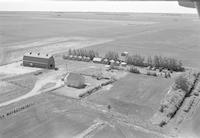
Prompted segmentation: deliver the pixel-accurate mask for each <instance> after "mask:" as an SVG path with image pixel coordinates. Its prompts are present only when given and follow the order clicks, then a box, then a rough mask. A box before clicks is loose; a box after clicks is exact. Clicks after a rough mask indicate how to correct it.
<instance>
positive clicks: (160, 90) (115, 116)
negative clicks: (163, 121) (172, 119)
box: [0, 12, 200, 138]
mask: <svg viewBox="0 0 200 138" xmlns="http://www.w3.org/2000/svg"><path fill="white" fill-rule="evenodd" d="M196 18H197V17H196V16H194V15H170V14H134V13H116V14H114V13H60V12H58V13H53V12H50V13H45V12H44V13H42V12H26V13H24V12H1V13H0V21H1V22H0V38H1V42H0V44H1V45H0V64H1V65H2V64H7V65H4V66H1V67H0V79H1V81H0V86H2V87H1V89H0V96H1V98H0V105H1V104H2V102H6V101H9V100H11V102H10V103H9V102H8V103H9V104H6V106H4V107H3V106H2V107H0V111H1V112H0V115H1V116H0V117H1V119H0V137H3V138H10V137H16V138H27V137H29V138H35V137H52V138H57V137H61V138H62V137H79V136H86V137H120V138H121V137H130V138H132V137H133V138H134V137H135V138H163V137H165V138H166V137H168V135H167V133H166V132H165V133H163V132H162V131H160V130H159V129H157V128H154V126H152V127H151V126H145V125H144V124H148V123H149V121H150V119H151V118H152V116H153V115H154V113H155V112H156V111H157V110H158V108H159V106H160V102H161V100H162V99H163V98H164V96H165V95H166V93H167V92H168V90H169V88H170V85H171V84H172V83H173V81H174V80H173V78H169V79H166V78H161V77H152V76H145V75H141V74H140V75H137V74H132V73H127V72H124V74H123V73H122V75H121V76H120V74H118V72H117V71H116V72H115V71H113V70H112V73H113V74H115V75H116V76H117V75H118V78H117V81H116V82H115V83H113V84H110V85H107V86H105V87H103V88H102V89H100V90H98V91H97V92H95V93H93V94H91V95H89V96H87V97H86V98H82V99H80V100H78V99H76V100H75V99H72V98H69V97H67V96H63V95H65V93H64V92H65V89H63V88H59V89H57V90H52V92H50V91H45V90H46V89H48V88H50V87H54V86H56V84H57V83H58V84H59V83H60V82H59V81H58V80H60V79H61V76H62V75H63V74H64V75H66V72H78V73H83V74H90V75H92V74H97V73H99V72H102V70H103V69H105V66H104V65H103V64H96V63H92V62H81V61H72V60H64V59H63V58H62V54H63V53H66V51H68V49H69V48H75V49H77V48H86V49H92V50H95V51H98V52H99V53H100V54H101V55H104V54H105V53H106V52H108V51H116V52H118V53H120V52H124V51H128V52H129V53H130V54H141V55H144V56H154V55H162V56H166V57H174V58H177V59H180V60H182V61H183V64H184V66H185V65H186V66H188V67H191V68H199V67H200V63H199V62H198V61H199V59H200V54H199V52H200V47H199V44H200V24H199V22H198V21H197V20H196ZM27 51H37V52H41V53H50V54H53V55H54V56H55V61H56V67H57V68H58V70H56V71H54V70H53V71H48V70H40V69H37V68H30V67H22V66H20V63H21V61H19V60H21V59H22V56H23V54H24V53H25V52H27ZM15 61H19V62H15ZM10 62H15V63H12V64H9V63H10ZM37 71H38V72H40V71H41V74H40V73H38V75H36V74H37V73H35V72H37ZM11 74H12V75H11ZM9 75H11V76H9ZM13 75H14V76H15V75H17V76H16V77H13ZM7 77H9V78H7ZM2 78H3V79H2ZM36 79H38V80H39V81H36ZM92 81H93V79H91V80H89V82H90V84H93V83H96V81H97V80H95V81H93V82H92ZM35 82H36V83H35ZM35 84H36V85H35ZM34 85H35V86H34ZM33 88H34V89H33ZM32 89H33V91H31V90H32ZM67 90H68V91H70V92H73V89H71V88H69V89H67ZM58 91H61V94H56V92H58ZM80 91H81V90H80ZM27 92H31V94H30V95H29V96H27V97H26V96H25V98H24V97H23V95H26V94H27ZM63 93H64V94H63ZM21 96H22V99H21V100H20V97H21ZM18 97H19V99H18ZM15 98H17V100H16V101H15V100H14V102H12V99H15ZM2 105H5V104H2ZM27 105H28V106H27ZM108 105H110V106H108ZM24 107H26V108H24ZM108 107H109V108H108ZM19 109H20V110H19ZM197 110H198V109H197ZM3 115H5V116H3ZM198 116H199V110H198V111H197V112H196V113H194V117H193V118H192V116H191V118H192V119H191V120H192V121H191V122H190V120H189V121H186V122H183V126H181V127H180V128H181V129H180V132H182V133H183V131H184V134H185V135H190V134H189V133H193V134H194V136H197V138H198V136H199V135H200V134H199V125H198V122H199V119H198ZM188 122H189V123H188ZM187 124H188V125H189V126H187ZM148 125H149V124H148ZM186 130H188V131H186ZM47 132H48V133H47ZM191 135H192V134H191Z"/></svg>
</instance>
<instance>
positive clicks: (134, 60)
mask: <svg viewBox="0 0 200 138" xmlns="http://www.w3.org/2000/svg"><path fill="white" fill-rule="evenodd" d="M126 63H127V64H130V65H134V66H141V67H147V66H151V67H156V68H166V69H169V70H173V71H183V70H184V68H183V64H182V62H181V61H180V60H177V59H175V58H168V57H161V56H154V57H153V58H152V57H151V56H149V57H148V58H147V60H145V57H143V56H140V55H133V56H127V57H126Z"/></svg>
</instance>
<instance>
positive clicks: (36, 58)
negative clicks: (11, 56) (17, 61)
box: [23, 52, 55, 69]
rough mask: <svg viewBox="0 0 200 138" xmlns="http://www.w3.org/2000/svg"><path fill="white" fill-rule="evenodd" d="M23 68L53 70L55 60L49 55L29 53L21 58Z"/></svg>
mask: <svg viewBox="0 0 200 138" xmlns="http://www.w3.org/2000/svg"><path fill="white" fill-rule="evenodd" d="M23 66H28V67H37V68H47V69H55V60H54V57H53V56H52V55H49V54H41V53H32V52H29V53H26V54H24V56H23Z"/></svg>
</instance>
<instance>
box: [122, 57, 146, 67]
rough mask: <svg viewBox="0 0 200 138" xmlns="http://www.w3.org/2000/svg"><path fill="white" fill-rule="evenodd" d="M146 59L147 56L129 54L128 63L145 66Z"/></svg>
mask: <svg viewBox="0 0 200 138" xmlns="http://www.w3.org/2000/svg"><path fill="white" fill-rule="evenodd" d="M144 60H145V58H144V57H142V56H140V55H133V56H127V58H126V63H127V64H129V65H134V66H141V67H145V66H146V65H145V63H144Z"/></svg>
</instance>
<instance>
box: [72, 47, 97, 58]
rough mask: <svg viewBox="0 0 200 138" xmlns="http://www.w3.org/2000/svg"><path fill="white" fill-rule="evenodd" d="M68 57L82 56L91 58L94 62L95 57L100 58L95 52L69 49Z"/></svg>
mask: <svg viewBox="0 0 200 138" xmlns="http://www.w3.org/2000/svg"><path fill="white" fill-rule="evenodd" d="M68 55H73V56H82V57H89V58H90V59H91V60H93V58H94V57H99V53H98V52H96V51H94V50H86V49H73V50H72V49H69V50H68Z"/></svg>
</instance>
